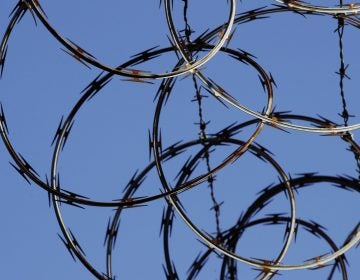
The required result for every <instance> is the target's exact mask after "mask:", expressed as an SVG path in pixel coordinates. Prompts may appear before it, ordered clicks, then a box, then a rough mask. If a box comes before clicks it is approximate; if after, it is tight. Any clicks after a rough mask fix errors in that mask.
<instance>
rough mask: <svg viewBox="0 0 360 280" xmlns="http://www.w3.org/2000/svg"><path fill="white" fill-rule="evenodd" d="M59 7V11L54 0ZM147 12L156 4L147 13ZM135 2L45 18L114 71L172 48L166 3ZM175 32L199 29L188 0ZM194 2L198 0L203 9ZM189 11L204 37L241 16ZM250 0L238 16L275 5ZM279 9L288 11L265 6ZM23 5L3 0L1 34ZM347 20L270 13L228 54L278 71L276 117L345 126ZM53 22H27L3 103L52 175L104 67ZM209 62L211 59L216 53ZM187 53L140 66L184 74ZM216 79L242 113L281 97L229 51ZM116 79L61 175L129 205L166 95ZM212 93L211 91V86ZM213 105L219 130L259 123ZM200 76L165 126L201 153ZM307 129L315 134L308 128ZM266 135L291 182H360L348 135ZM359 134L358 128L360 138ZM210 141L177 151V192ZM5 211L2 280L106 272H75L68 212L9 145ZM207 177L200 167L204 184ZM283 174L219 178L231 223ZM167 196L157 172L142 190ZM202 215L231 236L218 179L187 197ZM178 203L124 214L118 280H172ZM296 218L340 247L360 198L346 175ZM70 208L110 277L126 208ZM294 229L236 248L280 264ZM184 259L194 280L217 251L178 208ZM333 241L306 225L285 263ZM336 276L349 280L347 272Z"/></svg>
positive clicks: (257, 235) (352, 270)
mask: <svg viewBox="0 0 360 280" xmlns="http://www.w3.org/2000/svg"><path fill="white" fill-rule="evenodd" d="M55 2H56V1H55ZM145 2H146V3H145ZM145 2H144V3H141V5H139V3H137V2H135V1H133V2H131V1H127V2H126V3H124V4H120V3H119V2H118V1H114V0H111V1H106V4H104V3H103V2H102V1H91V3H89V1H85V0H81V1H70V0H65V1H61V2H58V3H53V1H52V2H51V3H44V4H42V5H43V8H44V10H45V11H46V14H47V15H48V18H49V20H50V21H51V22H52V23H53V25H54V27H56V28H57V30H58V31H59V32H60V33H62V34H63V35H64V37H67V38H70V39H71V40H72V41H75V42H77V44H78V45H80V46H81V47H83V48H86V49H87V50H88V51H89V52H90V53H91V54H92V55H94V56H95V57H96V58H98V59H99V60H101V61H104V62H105V63H106V64H108V65H112V66H117V65H119V64H120V63H124V62H125V61H127V60H128V59H129V58H130V57H131V56H132V55H134V54H137V53H139V52H141V51H143V50H146V49H149V48H152V47H154V46H160V47H168V46H169V42H168V38H167V36H169V31H168V29H167V26H166V19H165V16H164V12H163V7H162V8H161V9H159V6H158V4H159V3H158V2H156V1H155V2H151V1H145ZM174 2H175V5H174V19H175V24H176V28H177V29H178V30H181V29H183V28H184V22H183V20H182V12H183V10H182V9H183V2H182V1H174ZM192 2H195V1H192ZM192 2H190V3H189V11H188V19H189V23H190V25H191V27H192V29H193V30H194V31H195V33H194V34H193V35H192V36H193V37H194V38H195V37H196V36H197V35H200V34H202V33H203V32H205V31H206V30H207V29H208V28H209V29H210V30H211V29H213V28H216V27H217V26H219V25H221V24H223V22H224V20H225V19H226V18H227V16H228V13H229V6H228V5H226V4H224V3H223V2H225V1H216V2H215V1H214V2H215V3H211V4H209V2H208V1H196V3H192ZM247 2H249V1H243V2H242V3H238V7H237V13H242V12H246V11H248V10H250V9H253V8H259V7H261V6H262V5H263V4H261V5H260V4H259V3H247ZM265 2H266V3H264V5H265V4H266V5H270V4H273V3H274V2H272V1H265ZM15 4H16V1H10V0H6V1H2V2H1V3H0V32H1V34H3V33H4V31H5V28H6V26H7V24H8V22H9V17H8V15H9V13H10V11H11V10H12V8H13V7H14V6H15ZM337 27H338V23H337V20H335V19H334V18H332V17H331V16H315V15H307V16H306V17H303V16H302V15H298V14H294V13H289V12H287V13H273V14H271V15H270V17H269V18H267V19H261V20H255V21H251V22H248V23H244V24H241V25H237V26H236V30H235V32H234V35H233V37H232V40H231V42H230V43H229V48H232V49H237V48H240V49H242V50H245V51H247V52H249V53H251V54H253V55H254V56H256V59H255V61H256V63H258V64H259V65H260V66H261V67H262V68H264V69H265V71H266V73H271V74H272V76H273V78H274V80H275V82H276V85H277V87H274V104H273V106H274V107H275V110H276V111H291V113H293V114H296V115H306V116H310V117H314V118H319V116H323V117H325V118H328V119H330V120H331V121H333V122H336V123H339V124H343V122H344V120H343V118H341V117H340V116H339V113H341V112H342V109H343V108H342V102H341V97H340V93H339V92H340V89H339V80H340V78H339V75H337V74H336V73H335V72H337V71H338V69H339V65H340V60H339V55H340V51H339V37H338V34H337V33H336V32H334V30H336V28H337ZM357 32H358V30H357V28H355V27H353V26H350V25H347V26H345V30H344V36H343V45H344V47H343V49H344V61H345V65H349V66H348V68H347V74H348V75H349V77H350V78H351V79H345V80H344V93H345V98H346V101H347V110H348V112H349V113H350V114H351V115H355V117H352V118H350V119H349V124H356V123H359V122H360V118H359V117H358V116H357V115H358V114H357V110H358V104H359V99H360V98H359V95H358V88H359V79H358V77H359V76H360V64H359V63H358V60H357V54H358V50H359V47H360V46H359V44H360V41H359V40H358V39H356V38H357ZM62 48H63V47H62V46H61V45H60V43H59V42H57V41H56V40H55V39H54V38H53V37H52V36H51V35H50V34H49V33H48V32H47V30H46V29H45V28H44V27H43V26H42V24H41V23H40V22H38V23H37V26H36V25H35V24H34V21H33V19H32V17H31V16H30V14H26V15H25V17H24V18H23V20H22V21H21V22H20V23H19V24H17V25H16V27H15V29H14V32H13V33H12V36H11V38H10V41H9V48H8V53H7V57H6V65H5V68H4V74H3V77H2V79H1V80H0V92H1V93H0V101H1V103H2V105H3V108H4V112H5V114H6V120H7V124H8V127H9V137H10V139H11V141H12V144H13V146H14V147H15V148H16V150H17V151H18V152H20V153H21V155H23V156H24V158H26V160H27V161H28V162H29V163H31V165H32V167H33V168H34V169H35V170H36V171H37V173H39V176H40V177H41V178H42V179H43V180H45V178H46V175H48V174H50V171H51V159H52V155H53V150H54V146H51V142H52V140H53V137H54V134H55V132H56V129H57V127H58V124H59V122H60V120H61V118H62V116H65V117H66V116H67V115H68V114H69V112H70V111H71V109H72V108H73V107H74V106H75V104H76V102H77V101H78V99H79V98H80V97H81V91H82V90H83V89H84V88H85V87H86V86H87V85H88V84H89V83H90V82H91V81H92V80H94V78H95V77H97V76H98V75H99V74H100V73H101V71H100V70H99V69H96V68H95V67H91V69H88V68H87V67H85V66H84V65H83V64H81V63H79V62H77V61H76V60H75V59H73V58H71V57H70V56H69V55H67V54H66V53H65V52H64V51H62V50H61V49H62ZM201 55H205V53H204V52H202V53H201ZM176 61H177V58H176V56H175V54H174V53H170V52H169V53H166V54H164V55H162V56H160V57H158V58H156V59H154V60H153V61H150V62H147V63H144V64H141V65H137V66H136V67H138V68H142V69H146V70H149V71H152V72H165V71H170V70H171V69H172V67H173V66H174V65H175V63H176ZM202 73H204V74H205V75H206V76H208V77H210V78H211V79H212V80H214V81H215V82H216V83H217V84H219V85H221V86H222V87H223V88H224V89H225V90H227V91H228V92H229V93H231V94H232V96H234V97H235V98H236V99H237V100H238V101H239V102H240V103H241V104H243V105H245V106H248V107H249V108H251V109H252V110H254V111H257V112H261V111H262V109H263V108H264V106H265V105H266V101H267V96H266V94H265V93H264V90H263V88H262V85H261V83H260V82H259V78H258V73H257V71H256V70H255V69H254V68H253V67H252V66H251V65H249V64H245V63H241V62H239V61H236V60H234V59H233V58H231V57H229V56H228V55H227V54H225V53H218V54H217V56H216V57H215V58H213V59H212V60H211V61H210V62H209V63H208V64H206V65H205V66H204V67H203V68H202ZM124 79H126V78H123V77H118V76H114V77H113V78H112V80H111V81H110V82H109V83H108V84H107V85H106V86H105V87H104V88H103V90H102V91H101V92H100V93H99V94H97V95H96V96H95V97H94V98H92V99H91V100H90V101H88V102H86V103H85V105H84V106H83V107H82V108H81V110H80V111H79V112H78V113H77V115H76V116H75V122H74V125H73V128H72V130H71V134H70V136H69V139H68V141H67V143H66V145H65V147H64V149H63V151H62V152H61V154H60V158H59V166H58V173H59V174H60V178H61V186H64V188H65V189H68V190H71V191H73V192H76V193H81V194H83V195H85V196H88V197H91V198H93V199H97V200H106V201H109V200H112V199H118V198H121V196H122V195H123V189H124V187H125V186H126V184H127V183H128V182H129V180H130V179H131V177H132V176H133V174H134V173H135V172H136V171H137V170H138V171H139V172H141V170H143V169H144V168H145V167H146V166H147V165H148V164H149V163H150V161H152V160H153V157H151V160H150V161H149V151H148V146H149V145H148V133H149V130H150V131H151V129H152V124H153V118H154V110H155V107H156V101H155V102H154V98H155V94H156V92H157V90H158V87H159V86H160V83H161V80H156V81H154V84H145V83H134V82H129V81H124ZM199 84H200V82H199ZM203 93H204V94H206V95H208V97H207V98H203V111H202V113H203V118H204V120H206V121H210V123H209V124H208V125H207V133H208V134H209V135H210V134H212V133H215V132H217V131H219V130H221V129H223V128H225V127H227V126H229V125H231V124H233V123H235V122H236V123H243V122H245V121H248V120H251V119H252V118H251V117H249V116H248V115H246V114H245V113H243V112H241V111H239V110H237V109H235V108H233V107H232V106H228V107H225V106H224V105H222V104H221V103H220V102H218V101H217V100H216V99H215V98H214V97H213V96H211V95H209V94H207V92H206V91H205V90H203ZM194 94H195V92H194V87H193V82H192V79H191V77H186V78H185V79H182V78H181V77H180V78H178V79H177V81H176V83H175V85H174V89H173V91H172V94H171V96H170V98H169V100H168V102H167V103H166V105H165V106H164V108H163V110H162V113H161V117H160V127H161V134H162V145H163V147H164V148H166V147H168V146H171V145H173V144H174V143H176V142H178V141H183V143H186V142H188V141H192V140H196V139H198V137H199V125H198V124H196V123H198V122H199V115H198V114H199V111H198V107H197V104H196V102H191V100H192V99H193V98H194ZM291 121H292V123H296V124H301V125H307V126H312V124H311V123H309V122H307V121H297V120H293V119H292V120H291ZM254 130H255V126H254V125H251V126H248V127H245V128H243V129H241V132H240V133H238V134H237V135H236V137H235V138H236V139H238V140H241V141H246V140H247V138H249V136H250V135H251V134H252V133H253V132H254ZM288 132H290V133H286V132H284V131H281V130H279V129H276V128H274V127H271V126H267V127H265V128H264V129H263V130H262V131H261V133H260V135H259V136H258V137H257V139H256V142H257V143H259V144H260V145H262V146H263V147H266V149H268V150H269V151H271V152H272V153H273V158H274V160H275V161H276V162H277V163H278V164H279V166H281V169H282V170H283V171H284V172H285V173H286V174H288V176H290V177H291V178H297V177H299V176H300V175H299V174H301V173H312V172H318V174H319V175H324V176H328V177H332V178H335V177H336V176H350V177H354V178H359V171H357V163H356V160H355V159H354V154H353V153H351V152H349V151H348V150H347V149H348V148H349V145H348V144H347V143H345V142H344V141H343V140H342V139H340V138H339V137H336V136H323V135H318V134H315V133H304V132H298V131H290V130H289V131H288ZM353 136H354V139H355V140H357V139H358V138H359V137H360V135H359V132H353ZM235 147H236V145H235V144H229V145H226V146H220V147H217V148H216V149H215V150H214V151H213V152H212V153H211V154H210V165H211V166H216V165H217V164H220V163H221V162H222V161H223V160H224V159H225V158H226V156H227V155H229V154H230V153H231V152H233V151H234V150H235ZM199 150H200V146H199V145H198V146H195V147H191V148H189V149H188V150H187V151H185V152H184V153H182V154H181V155H179V156H178V157H176V158H174V159H171V160H169V161H166V162H165V163H164V171H165V173H166V178H167V180H168V181H169V183H170V184H171V185H172V186H173V185H175V184H176V180H177V179H176V175H177V174H178V172H179V170H180V168H181V167H182V166H183V165H184V163H185V162H186V160H187V159H188V158H189V157H190V156H194V155H195V154H196V153H197V152H198V151H199ZM0 154H1V155H2V156H1V159H0V182H1V186H2V187H1V188H0V192H1V197H3V198H4V199H3V200H2V203H1V204H0V210H1V212H0V213H1V214H0V215H1V216H0V217H1V220H2V231H1V238H0V240H1V241H0V246H1V253H0V259H1V263H2V267H3V269H2V277H4V278H10V277H12V278H13V279H23V278H27V279H66V278H68V279H92V278H93V276H92V275H91V274H90V273H89V272H88V271H87V270H86V269H85V268H84V267H83V266H82V265H81V263H80V262H79V261H77V262H74V261H73V259H72V257H71V256H70V254H69V253H68V251H67V250H66V248H65V247H64V245H63V244H62V242H61V240H60V239H59V237H58V233H60V229H59V226H58V224H57V222H56V219H55V214H54V211H53V209H52V208H51V207H50V208H49V205H48V195H47V193H46V192H45V191H44V190H42V189H40V188H38V187H37V186H36V185H35V184H34V183H32V184H31V185H29V184H28V183H27V182H26V181H25V180H24V179H23V178H22V177H21V176H20V175H19V174H18V173H16V171H15V169H14V168H12V167H11V165H10V164H9V162H13V160H12V159H11V157H10V155H9V153H8V152H7V150H6V149H5V146H4V145H1V146H0ZM205 170H206V162H205V160H201V161H200V163H199V165H198V166H197V168H196V169H195V170H194V174H192V175H191V178H193V177H195V176H197V175H199V174H202V173H203V172H204V171H205ZM278 176H279V175H278V171H277V170H276V169H275V168H274V166H272V165H271V164H269V163H268V162H266V161H262V160H260V159H259V158H257V157H256V156H254V155H252V154H251V153H249V152H248V153H246V154H245V155H244V156H242V157H241V158H240V159H238V160H237V161H236V162H235V163H233V164H231V165H229V166H227V167H226V168H225V169H223V170H221V171H220V172H219V173H218V174H217V176H216V180H215V183H214V192H215V197H216V199H217V201H218V202H219V203H220V202H223V204H222V206H221V212H220V213H221V215H220V227H221V229H222V230H226V229H228V228H230V227H231V226H233V225H234V224H235V223H236V221H237V220H238V218H239V216H240V214H241V213H242V212H245V211H246V209H248V207H249V206H250V205H251V204H252V203H253V202H254V201H255V199H256V198H257V197H258V195H259V194H258V193H259V192H261V190H262V189H264V188H265V187H266V186H268V185H270V184H273V183H275V184H276V183H277V182H278V180H279V179H278ZM159 189H161V183H160V181H159V179H158V176H157V173H156V170H155V169H153V170H151V171H150V172H149V174H148V175H147V176H146V179H145V180H144V183H143V184H142V185H141V188H139V190H138V192H137V193H136V196H149V195H153V194H157V193H158V192H159ZM179 198H180V199H181V202H182V204H183V205H184V208H185V209H186V213H187V214H188V215H189V218H191V219H192V221H194V223H195V224H196V225H197V226H198V227H199V228H200V229H202V230H204V231H206V232H208V233H215V232H216V223H215V215H214V211H211V208H212V206H213V202H212V200H211V195H210V189H209V187H208V186H207V184H206V183H203V184H200V185H199V186H198V187H197V188H194V189H192V190H190V191H187V192H185V193H183V194H181V195H179ZM166 206H167V204H166V201H165V200H158V201H153V202H149V203H147V206H146V207H139V208H130V209H125V210H124V212H123V214H122V216H121V222H120V229H119V235H118V237H117V243H116V247H115V249H114V252H113V254H114V255H113V274H114V275H116V276H117V279H165V276H164V272H163V268H162V264H163V263H164V253H163V241H162V236H161V235H160V234H159V232H160V224H161V220H162V215H163V210H164V209H165V208H166ZM296 207H297V217H298V218H300V219H303V220H305V221H316V222H318V223H319V224H321V225H323V226H324V227H326V228H327V230H326V233H327V234H328V235H329V236H330V237H331V238H332V239H333V240H334V241H335V243H336V244H337V245H341V244H342V243H343V242H344V241H345V239H346V237H347V236H348V234H349V233H350V231H351V230H352V229H353V228H354V227H355V225H356V224H357V223H359V214H358V213H360V207H359V203H358V194H357V192H356V191H349V190H343V189H340V188H336V187H334V186H333V183H332V182H331V181H329V182H321V183H316V184H313V185H311V186H309V187H306V188H302V189H299V190H298V192H297V193H296ZM61 211H62V214H63V217H64V221H65V223H66V225H67V227H68V228H71V231H72V232H73V233H74V235H76V239H77V240H78V241H79V243H80V244H81V247H82V248H83V249H84V251H85V253H86V256H87V259H88V261H89V262H91V263H92V264H93V266H94V267H95V268H96V269H97V270H98V271H101V272H105V270H106V265H105V257H106V248H105V247H104V246H103V243H104V237H105V232H106V228H107V224H108V220H109V218H110V217H112V216H113V215H114V213H115V211H114V209H112V208H109V209H108V208H96V207H86V208H85V209H79V208H76V207H71V206H69V205H66V204H62V207H61ZM274 213H284V216H289V215H290V210H289V201H288V199H287V198H286V196H285V195H284V193H281V194H279V195H277V196H276V197H274V199H273V201H272V202H271V203H270V204H269V205H268V206H266V207H265V208H263V209H262V210H261V211H260V212H259V213H257V215H256V216H254V218H253V220H256V219H260V218H264V217H268V215H272V214H274ZM284 231H285V225H284V224H282V225H281V224H280V225H256V226H253V227H251V228H249V229H248V230H246V231H245V233H244V235H243V237H242V238H241V239H240V241H239V243H238V245H237V247H236V253H238V254H240V255H242V256H245V257H247V258H261V259H273V258H276V256H277V254H278V253H279V252H280V250H281V247H282V246H283V235H284ZM170 247H171V254H172V256H171V257H172V259H173V263H174V265H175V266H176V270H177V272H178V274H179V277H180V279H185V278H186V276H187V270H188V269H189V267H190V266H191V264H192V262H193V261H194V260H195V259H196V257H197V255H198V254H199V253H200V252H205V251H206V247H205V246H204V245H202V244H201V242H199V240H198V237H197V236H196V235H195V234H194V233H193V232H192V231H191V230H190V229H189V228H188V227H187V225H186V224H185V223H184V222H183V221H182V220H181V218H180V216H179V215H177V214H175V220H174V225H173V232H172V235H171V240H170ZM329 251H330V249H329V246H328V245H327V244H326V242H325V241H323V240H322V239H320V238H317V237H314V236H312V235H311V234H309V233H308V231H306V230H305V229H303V228H300V229H299V232H298V236H297V240H296V242H293V244H292V246H291V248H290V250H289V253H288V255H287V256H286V257H285V259H284V263H291V264H293V263H299V262H302V261H304V260H306V259H309V258H312V257H316V256H319V255H322V254H325V253H327V252H329ZM346 256H347V260H348V262H349V267H348V275H349V279H357V278H358V277H359V275H360V269H359V267H357V266H356V264H357V262H358V260H359V257H360V255H359V249H356V248H353V249H351V250H350V251H349V252H348V253H347V254H346ZM220 268H221V259H220V258H219V257H218V256H217V255H215V254H212V256H211V257H210V259H209V261H208V263H207V264H206V265H205V266H204V269H203V270H202V271H201V273H200V274H199V275H198V279H219V273H220ZM329 271H330V268H325V269H322V270H304V271H294V272H281V275H277V276H276V277H275V279H281V278H283V279H304V277H310V278H311V279H326V277H327V275H328V273H329ZM238 273H239V274H238V275H239V278H242V279H254V278H255V277H256V275H257V274H258V271H255V270H253V269H251V268H250V267H249V266H247V265H244V264H241V263H239V265H238ZM334 279H341V274H340V273H339V271H336V274H335V276H334Z"/></svg>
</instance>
